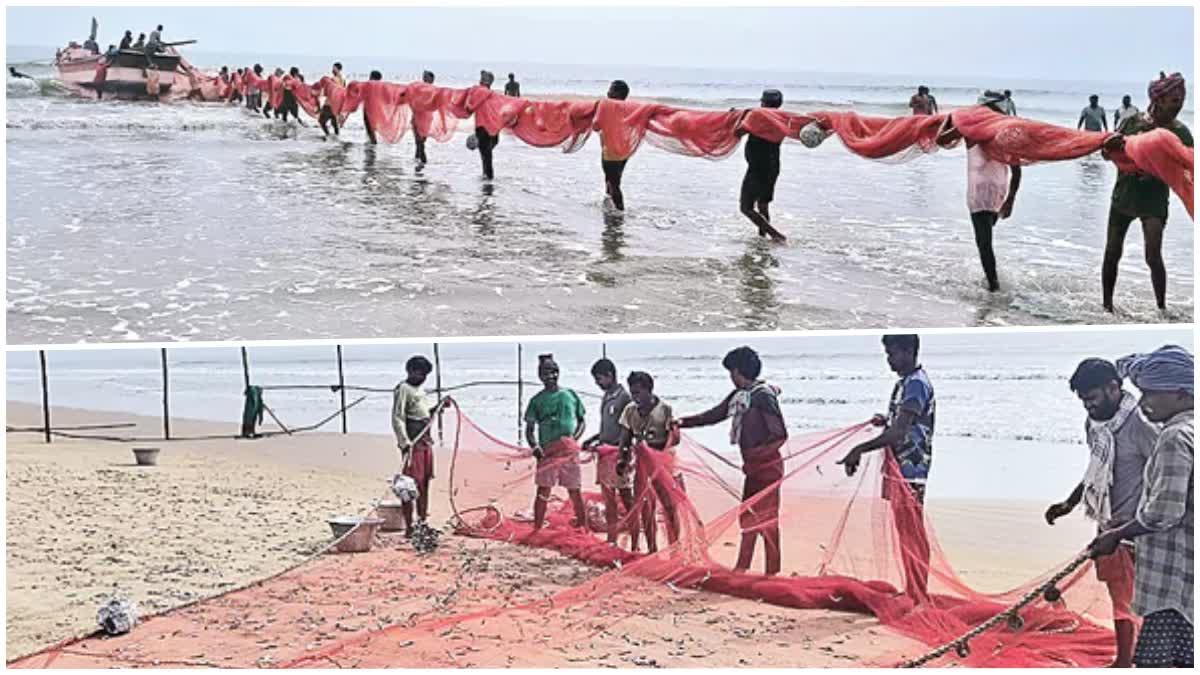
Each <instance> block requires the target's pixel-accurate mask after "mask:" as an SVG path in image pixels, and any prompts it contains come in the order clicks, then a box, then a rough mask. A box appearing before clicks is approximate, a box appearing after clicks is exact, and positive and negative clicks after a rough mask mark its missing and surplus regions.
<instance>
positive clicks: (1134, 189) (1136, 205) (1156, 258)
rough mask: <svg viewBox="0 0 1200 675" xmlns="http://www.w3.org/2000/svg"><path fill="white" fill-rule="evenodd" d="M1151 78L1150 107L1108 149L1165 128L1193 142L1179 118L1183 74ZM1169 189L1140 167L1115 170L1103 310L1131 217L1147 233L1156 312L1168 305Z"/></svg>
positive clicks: (1109, 302) (1128, 121)
mask: <svg viewBox="0 0 1200 675" xmlns="http://www.w3.org/2000/svg"><path fill="white" fill-rule="evenodd" d="M1160 75H1161V77H1159V79H1157V80H1154V81H1153V82H1151V83H1150V86H1149V87H1148V88H1147V94H1148V95H1149V97H1150V108H1149V110H1147V111H1146V112H1145V113H1143V114H1138V115H1133V116H1132V117H1127V118H1124V119H1123V120H1122V121H1121V126H1120V128H1118V129H1117V134H1119V135H1117V136H1114V137H1113V138H1110V139H1109V140H1108V142H1107V143H1105V145H1104V149H1105V151H1107V152H1112V151H1117V150H1120V149H1121V148H1123V147H1124V144H1125V140H1124V137H1125V136H1134V135H1136V134H1141V133H1145V132H1147V131H1153V130H1155V129H1166V130H1168V131H1170V132H1171V133H1173V134H1175V135H1176V136H1177V137H1178V138H1179V140H1180V141H1181V142H1182V143H1183V144H1184V145H1185V146H1187V147H1189V148H1190V147H1193V141H1192V133H1191V131H1189V130H1188V128H1187V127H1186V126H1184V124H1183V123H1182V122H1180V121H1179V120H1178V119H1176V118H1177V117H1178V116H1179V111H1180V110H1181V109H1183V102H1184V100H1185V99H1186V97H1187V85H1186V83H1185V82H1184V79H1183V76H1182V75H1180V74H1179V73H1175V74H1173V75H1171V76H1169V77H1168V76H1167V75H1166V74H1165V73H1160ZM1170 194H1171V189H1170V188H1169V187H1167V184H1166V183H1164V182H1162V181H1161V180H1159V179H1157V178H1155V177H1154V176H1150V175H1148V174H1145V173H1142V172H1140V171H1139V172H1135V173H1125V172H1124V171H1122V172H1119V173H1118V174H1117V182H1116V185H1114V186H1113V193H1112V205H1111V206H1110V207H1109V211H1108V241H1107V242H1106V244H1105V247H1104V264H1103V267H1102V271H1101V275H1100V276H1101V285H1102V286H1103V292H1104V309H1106V310H1108V311H1109V312H1112V311H1114V310H1113V293H1114V292H1115V290H1116V287H1117V269H1118V266H1119V265H1120V262H1121V255H1122V254H1123V253H1124V250H1125V235H1126V234H1127V233H1128V232H1129V225H1130V224H1131V223H1132V222H1133V221H1134V220H1141V221H1142V236H1143V237H1144V238H1145V245H1144V248H1145V251H1146V265H1147V266H1148V267H1149V268H1150V282H1151V284H1152V285H1153V286H1154V299H1155V302H1156V303H1157V304H1158V309H1159V310H1160V311H1165V310H1166V308H1167V268H1166V265H1165V264H1164V263H1163V259H1162V240H1163V229H1164V228H1165V227H1166V225H1167V204H1168V202H1169V200H1170Z"/></svg>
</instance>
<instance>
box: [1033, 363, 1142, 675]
mask: <svg viewBox="0 0 1200 675" xmlns="http://www.w3.org/2000/svg"><path fill="white" fill-rule="evenodd" d="M1121 384H1122V380H1121V376H1120V375H1119V374H1118V373H1117V367H1116V366H1114V365H1113V364H1112V363H1110V362H1108V361H1106V360H1104V359H1095V358H1093V359H1084V360H1083V361H1082V362H1080V364H1079V366H1078V367H1077V368H1076V369H1075V373H1074V374H1073V375H1071V381H1070V385H1071V391H1073V392H1075V395H1076V396H1078V397H1079V400H1080V401H1081V402H1082V403H1083V407H1084V409H1085V410H1086V411H1087V421H1086V422H1085V424H1084V438H1086V440H1087V447H1088V450H1089V458H1090V459H1089V461H1088V466H1087V470H1086V471H1085V472H1084V475H1083V480H1081V481H1080V482H1079V484H1078V485H1077V486H1076V487H1075V490H1074V491H1073V492H1071V496H1069V497H1067V499H1066V500H1065V501H1062V502H1059V503H1057V504H1052V505H1050V508H1048V509H1046V522H1047V523H1049V524H1050V525H1053V524H1054V521H1056V520H1058V519H1059V518H1061V517H1063V516H1065V515H1067V514H1069V513H1071V512H1072V511H1074V510H1075V507H1076V506H1078V505H1079V504H1080V503H1082V504H1083V507H1084V513H1085V515H1086V516H1087V517H1088V519H1089V520H1092V521H1094V522H1095V523H1096V524H1097V526H1098V532H1103V531H1105V530H1107V529H1109V528H1111V527H1112V526H1113V525H1117V524H1122V523H1125V522H1127V521H1129V520H1131V519H1132V518H1133V517H1134V516H1135V515H1136V514H1137V506H1138V499H1139V498H1140V497H1141V494H1142V474H1143V473H1144V472H1145V469H1146V461H1147V460H1148V459H1149V458H1150V453H1151V451H1153V450H1154V444H1155V442H1156V441H1157V440H1158V430H1157V429H1155V428H1154V426H1153V425H1151V424H1150V423H1149V422H1147V421H1146V419H1145V418H1144V417H1142V416H1141V415H1139V414H1138V405H1137V398H1135V397H1134V395H1133V394H1131V393H1129V392H1127V391H1125V390H1124V388H1123V387H1122V386H1121ZM1133 560H1134V550H1133V544H1132V543H1128V544H1123V545H1121V546H1118V547H1117V550H1116V551H1115V552H1113V554H1112V555H1107V556H1103V557H1101V558H1098V559H1097V560H1096V565H1095V567H1096V578H1098V579H1099V580H1100V581H1103V582H1104V584H1105V586H1107V588H1108V595H1109V598H1110V599H1111V600H1112V609H1113V628H1114V631H1113V632H1114V635H1115V637H1116V641H1117V658H1116V660H1115V661H1114V662H1113V664H1112V665H1113V667H1114V668H1131V667H1132V666H1133V645H1134V641H1135V640H1136V638H1137V623H1136V620H1135V619H1134V615H1133V611H1132V609H1131V605H1132V602H1133V579H1134V568H1133V565H1134V562H1133Z"/></svg>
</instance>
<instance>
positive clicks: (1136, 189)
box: [1112, 114, 1193, 220]
mask: <svg viewBox="0 0 1200 675" xmlns="http://www.w3.org/2000/svg"><path fill="white" fill-rule="evenodd" d="M1156 128H1157V127H1155V126H1154V122H1152V121H1151V120H1150V117H1149V116H1148V115H1146V114H1140V115H1134V116H1132V117H1127V118H1125V119H1123V120H1121V126H1120V127H1118V128H1117V131H1119V132H1120V133H1122V134H1124V135H1126V136H1136V135H1137V134H1141V133H1145V132H1147V131H1151V130H1153V129H1156ZM1165 128H1166V129H1167V130H1168V131H1170V132H1171V133H1173V134H1175V135H1176V136H1178V137H1179V140H1180V141H1181V142H1183V144H1184V145H1186V146H1187V147H1189V148H1190V147H1192V145H1193V141H1192V134H1191V132H1190V131H1188V128H1187V127H1186V126H1184V124H1183V122H1180V121H1178V120H1176V121H1175V123H1174V124H1173V125H1171V126H1169V127H1165ZM1170 198H1171V188H1169V187H1167V184H1166V183H1164V182H1162V181H1161V180H1159V179H1157V178H1155V177H1154V176H1147V175H1144V174H1137V173H1119V174H1117V184H1116V185H1114V186H1113V194H1112V208H1113V209H1115V210H1117V211H1122V212H1124V213H1127V214H1129V215H1132V216H1150V217H1152V218H1162V219H1163V220H1166V218H1167V202H1168V200H1170Z"/></svg>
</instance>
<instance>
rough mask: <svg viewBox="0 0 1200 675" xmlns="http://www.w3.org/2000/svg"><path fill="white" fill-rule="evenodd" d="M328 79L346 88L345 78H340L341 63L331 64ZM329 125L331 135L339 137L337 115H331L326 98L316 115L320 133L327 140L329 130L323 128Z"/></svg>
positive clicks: (331, 110)
mask: <svg viewBox="0 0 1200 675" xmlns="http://www.w3.org/2000/svg"><path fill="white" fill-rule="evenodd" d="M329 77H330V79H332V80H333V82H334V83H335V84H336V85H337V86H339V87H341V88H343V89H345V88H346V78H345V77H342V64H341V63H338V62H335V63H334V64H333V69H332V70H331V71H330V74H329ZM329 123H333V135H334V136H340V135H341V130H340V129H339V128H338V119H337V115H334V114H333V108H332V107H331V106H330V105H329V97H328V96H326V97H325V101H324V103H322V104H321V113H320V114H319V115H317V124H319V125H321V131H322V132H324V134H325V138H329V129H328V127H326V126H325V125H326V124H329Z"/></svg>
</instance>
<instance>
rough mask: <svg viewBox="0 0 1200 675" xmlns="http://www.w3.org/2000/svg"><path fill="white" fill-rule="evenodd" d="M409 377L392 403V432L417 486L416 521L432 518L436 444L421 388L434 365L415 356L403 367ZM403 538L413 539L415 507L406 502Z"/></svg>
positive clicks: (407, 474)
mask: <svg viewBox="0 0 1200 675" xmlns="http://www.w3.org/2000/svg"><path fill="white" fill-rule="evenodd" d="M404 369H405V370H406V371H407V372H408V377H407V379H405V380H404V381H403V382H401V383H400V384H398V385H397V386H396V389H395V392H394V395H393V399H392V431H394V432H395V434H396V447H397V448H398V449H399V450H400V457H401V459H402V461H403V462H404V470H403V473H404V475H405V476H408V477H409V478H412V479H413V481H415V482H416V484H417V518H419V519H420V520H421V522H425V521H426V520H427V519H428V518H429V482H430V481H431V480H433V443H432V441H431V440H430V436H429V420H430V418H431V415H430V412H429V404H428V403H427V402H426V400H425V391H424V390H423V389H421V385H423V384H425V378H427V377H429V373H431V372H433V364H432V363H430V362H429V359H427V358H425V357H424V356H419V355H418V356H414V357H412V358H411V359H409V360H408V362H407V363H405V364H404ZM402 514H403V517H404V536H406V537H410V538H411V537H412V535H413V504H412V502H411V501H407V502H404V506H403V508H402Z"/></svg>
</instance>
